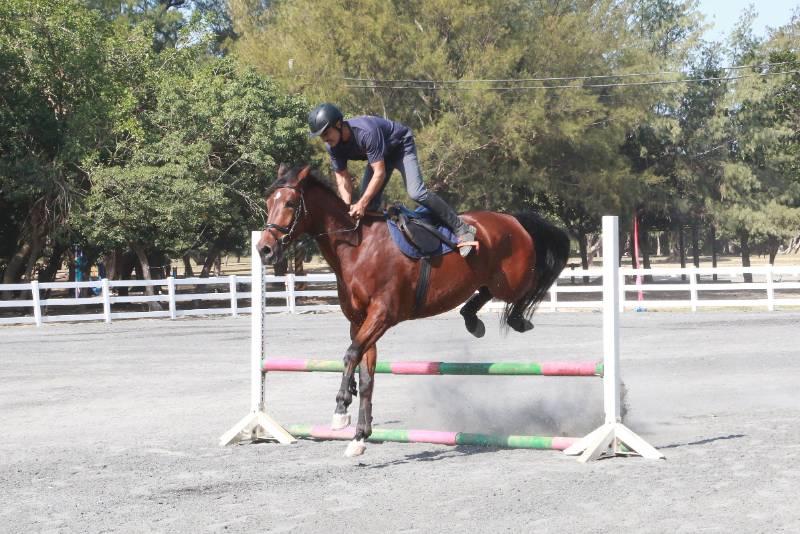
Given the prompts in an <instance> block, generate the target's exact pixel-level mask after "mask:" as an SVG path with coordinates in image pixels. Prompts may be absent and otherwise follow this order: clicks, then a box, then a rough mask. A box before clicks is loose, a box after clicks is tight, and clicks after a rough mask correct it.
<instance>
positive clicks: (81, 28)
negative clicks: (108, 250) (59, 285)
mask: <svg viewBox="0 0 800 534" xmlns="http://www.w3.org/2000/svg"><path fill="white" fill-rule="evenodd" d="M109 36H110V32H109V28H108V26H107V25H106V24H104V23H103V21H102V20H101V19H100V18H99V16H98V15H97V14H96V13H94V12H92V11H90V10H88V9H86V8H85V7H84V6H83V5H82V3H81V2H79V1H77V0H43V1H33V0H9V1H8V2H3V3H2V4H0V69H1V70H2V72H3V76H2V77H0V204H3V205H4V208H5V209H4V210H3V211H4V212H5V214H4V216H3V220H4V224H3V231H4V232H5V234H4V235H2V236H0V240H1V241H2V242H3V243H4V247H10V246H13V248H14V253H13V255H12V256H11V257H10V258H9V259H8V264H7V267H6V269H5V272H4V275H3V281H4V282H6V283H10V282H16V281H18V280H19V279H21V278H23V277H25V278H29V277H31V276H32V272H33V269H34V265H35V262H36V260H38V258H39V257H40V255H41V253H42V251H43V250H44V249H45V247H46V246H48V244H49V246H50V247H51V248H52V251H53V252H52V254H53V257H54V258H56V259H57V260H59V261H60V256H61V253H63V249H64V240H68V239H69V234H68V231H67V232H65V231H64V230H65V229H64V227H63V224H64V223H65V221H66V219H67V216H68V213H69V210H70V207H71V206H72V204H73V203H74V202H75V198H76V194H77V192H78V191H80V190H81V189H82V187H83V185H84V184H85V180H86V172H85V169H86V168H87V167H88V166H91V165H92V164H93V162H94V161H95V160H96V159H97V157H98V155H99V154H101V153H102V152H103V151H105V150H107V149H108V144H107V140H108V139H109V136H108V135H107V134H108V116H109V114H110V112H111V108H112V104H111V103H110V99H109V98H107V96H108V95H109V93H113V91H108V83H109V79H108V73H107V71H106V69H105V64H104V61H105V53H106V40H107V39H108V38H109ZM57 230H58V231H57ZM67 230H68V229H67Z"/></svg>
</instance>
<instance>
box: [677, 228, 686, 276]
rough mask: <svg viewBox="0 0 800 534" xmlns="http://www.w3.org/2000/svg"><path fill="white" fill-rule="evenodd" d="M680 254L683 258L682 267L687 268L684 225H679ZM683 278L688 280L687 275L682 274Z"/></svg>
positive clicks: (681, 258)
mask: <svg viewBox="0 0 800 534" xmlns="http://www.w3.org/2000/svg"><path fill="white" fill-rule="evenodd" d="M678 255H679V256H680V260H681V269H685V268H686V246H685V243H684V242H683V225H680V226H678ZM681 280H683V281H686V275H685V274H683V275H681Z"/></svg>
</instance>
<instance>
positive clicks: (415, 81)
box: [342, 61, 792, 85]
mask: <svg viewBox="0 0 800 534" xmlns="http://www.w3.org/2000/svg"><path fill="white" fill-rule="evenodd" d="M790 63H792V62H791V61H781V62H776V63H756V64H753V65H736V66H732V67H719V68H718V70H743V69H753V68H764V67H775V66H779V65H788V64H790ZM669 74H686V73H685V71H677V70H673V71H661V72H633V73H625V74H594V75H587V76H563V77H544V78H506V79H466V80H420V79H380V78H356V77H350V76H344V77H342V79H343V80H345V81H349V82H364V83H366V82H370V83H381V84H390V83H405V84H427V85H430V84H432V83H436V84H442V85H444V84H462V83H523V82H550V81H567V80H594V79H599V78H632V77H638V76H662V75H669ZM762 74H766V73H762Z"/></svg>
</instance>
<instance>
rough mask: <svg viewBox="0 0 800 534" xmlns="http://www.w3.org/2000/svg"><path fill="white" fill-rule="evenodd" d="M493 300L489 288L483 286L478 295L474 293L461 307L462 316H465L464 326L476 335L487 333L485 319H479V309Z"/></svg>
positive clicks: (481, 335)
mask: <svg viewBox="0 0 800 534" xmlns="http://www.w3.org/2000/svg"><path fill="white" fill-rule="evenodd" d="M490 300H492V294H491V293H490V292H489V288H488V287H486V286H482V287H481V288H480V289H479V290H478V293H477V294H476V295H472V296H471V297H470V298H469V300H468V301H467V303H466V304H464V305H463V306H462V307H461V316H462V317H464V326H466V327H467V331H468V332H469V333H470V334H472V335H473V336H475V337H483V336H484V334H486V327H485V326H484V324H483V321H481V320H480V319H478V315H477V314H478V310H480V309H481V308H483V306H484V304H486V303H487V302H489V301H490Z"/></svg>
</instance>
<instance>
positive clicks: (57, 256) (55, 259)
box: [39, 243, 67, 282]
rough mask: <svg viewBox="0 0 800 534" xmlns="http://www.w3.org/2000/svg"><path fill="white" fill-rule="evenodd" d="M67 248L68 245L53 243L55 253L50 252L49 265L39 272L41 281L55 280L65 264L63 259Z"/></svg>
mask: <svg viewBox="0 0 800 534" xmlns="http://www.w3.org/2000/svg"><path fill="white" fill-rule="evenodd" d="M66 250H67V246H66V245H63V244H61V243H56V244H55V245H53V253H52V254H50V258H49V259H48V260H47V265H46V266H45V268H44V269H42V270H41V271H40V272H39V282H52V281H54V280H55V278H56V274H57V273H58V270H59V269H60V268H61V265H62V264H63V261H62V259H63V257H64V252H66Z"/></svg>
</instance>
